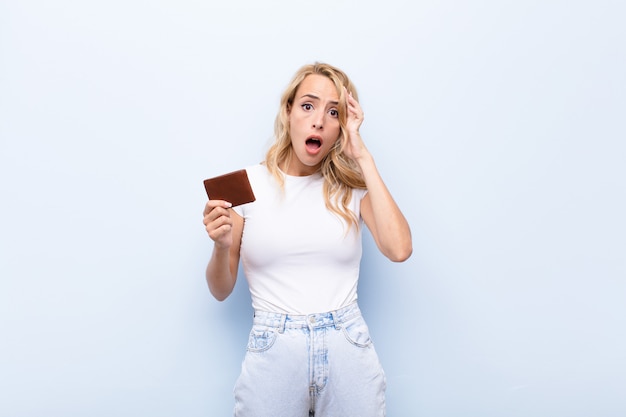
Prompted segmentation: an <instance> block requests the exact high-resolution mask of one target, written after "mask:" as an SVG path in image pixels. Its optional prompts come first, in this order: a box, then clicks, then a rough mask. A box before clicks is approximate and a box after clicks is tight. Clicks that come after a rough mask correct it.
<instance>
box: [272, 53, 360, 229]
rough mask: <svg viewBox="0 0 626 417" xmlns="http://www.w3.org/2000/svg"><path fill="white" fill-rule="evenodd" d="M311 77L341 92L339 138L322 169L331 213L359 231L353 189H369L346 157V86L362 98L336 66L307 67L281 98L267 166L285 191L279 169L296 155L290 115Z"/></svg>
mask: <svg viewBox="0 0 626 417" xmlns="http://www.w3.org/2000/svg"><path fill="white" fill-rule="evenodd" d="M311 74H318V75H323V76H325V77H328V78H329V79H330V80H331V81H332V82H333V84H335V87H336V88H337V94H338V95H339V103H340V104H339V109H338V110H339V124H340V133H339V138H338V139H337V141H336V142H335V145H334V146H333V148H332V149H331V150H330V152H329V153H328V155H326V157H324V159H323V160H322V164H321V167H320V172H321V174H322V176H323V177H324V188H323V190H324V202H325V203H326V208H328V210H330V211H331V212H333V213H335V214H337V215H338V216H339V217H340V218H342V219H343V220H345V222H346V223H347V224H348V225H350V226H352V225H354V226H355V227H357V228H358V227H359V219H358V218H357V216H356V214H355V213H354V212H353V211H352V210H350V209H349V208H348V203H349V202H350V200H351V199H352V189H353V188H359V189H365V188H366V187H365V180H364V179H363V176H362V175H361V172H360V170H359V169H358V167H357V165H356V163H355V162H354V161H353V160H351V159H350V158H348V157H346V156H345V155H344V153H343V150H344V147H345V146H346V141H347V138H348V132H347V130H346V120H347V105H346V97H345V93H344V89H343V87H344V86H345V87H346V88H347V90H348V91H349V92H351V93H352V96H353V97H354V98H355V99H357V100H358V95H357V92H356V89H355V88H354V85H353V84H352V82H351V81H350V79H349V78H348V76H347V75H346V74H345V73H344V72H343V71H341V70H340V69H338V68H336V67H333V66H332V65H329V64H324V63H317V62H316V63H315V64H311V65H305V66H303V67H302V68H300V69H299V70H298V71H297V72H296V74H295V75H294V77H293V79H292V80H291V83H290V84H289V85H288V86H287V89H286V90H285V92H284V93H283V95H282V97H281V100H280V108H279V111H278V114H277V115H276V121H275V122H274V139H275V140H274V143H273V144H272V145H271V146H270V148H269V150H268V151H267V154H266V155H265V165H266V166H267V169H268V170H269V171H270V172H271V173H272V175H273V176H274V177H275V178H276V180H277V181H278V183H279V184H280V186H281V188H283V187H284V184H285V181H284V176H283V174H282V172H281V170H280V168H279V166H280V165H281V164H282V163H284V162H288V161H289V160H290V159H291V156H292V154H293V148H292V146H291V136H290V135H289V111H290V110H291V106H292V105H293V101H294V97H295V95H296V91H297V90H298V87H300V84H301V83H302V81H303V80H304V79H305V78H306V77H307V76H308V75H311Z"/></svg>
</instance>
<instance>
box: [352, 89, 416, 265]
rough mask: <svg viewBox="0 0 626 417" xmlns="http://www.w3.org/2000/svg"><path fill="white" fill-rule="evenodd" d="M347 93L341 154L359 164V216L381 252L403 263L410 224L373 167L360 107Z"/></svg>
mask: <svg viewBox="0 0 626 417" xmlns="http://www.w3.org/2000/svg"><path fill="white" fill-rule="evenodd" d="M346 94H347V104H348V117H347V123H346V127H347V130H348V143H347V144H346V145H347V146H346V147H345V148H344V152H345V153H346V155H347V156H349V157H350V158H352V159H353V160H355V161H356V163H357V164H358V166H359V168H360V169H361V172H362V174H363V178H364V179H365V185H366V186H367V190H368V192H367V194H366V195H365V197H364V198H363V199H362V200H361V216H362V217H363V220H364V221H365V224H366V225H367V228H368V229H369V230H370V231H371V232H372V236H373V237H374V241H375V242H376V245H377V246H378V248H379V249H380V251H381V252H382V253H383V254H384V255H385V256H386V257H387V258H389V259H390V260H392V261H394V262H402V261H405V260H407V259H408V258H409V256H411V253H412V252H413V244H412V241H411V229H410V228H409V223H408V222H407V221H406V218H405V217H404V215H403V214H402V212H401V211H400V208H399V207H398V205H397V204H396V202H395V201H394V199H393V197H392V196H391V193H390V192H389V190H388V189H387V186H386V185H385V183H384V181H383V179H382V177H381V176H380V174H379V172H378V169H377V168H376V164H375V162H374V158H373V157H372V155H371V154H370V153H369V151H368V150H367V148H366V147H365V144H364V143H363V140H362V139H361V135H360V133H359V128H360V126H361V123H363V111H362V110H361V106H360V105H359V103H358V102H357V101H356V100H355V99H354V98H353V97H352V95H351V94H349V93H348V92H347V91H346Z"/></svg>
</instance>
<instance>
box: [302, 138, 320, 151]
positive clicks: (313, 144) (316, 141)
mask: <svg viewBox="0 0 626 417" xmlns="http://www.w3.org/2000/svg"><path fill="white" fill-rule="evenodd" d="M305 145H306V148H307V150H308V151H309V152H316V151H318V150H319V148H321V147H322V140H321V139H320V138H316V137H310V138H308V139H307V140H306V142H305Z"/></svg>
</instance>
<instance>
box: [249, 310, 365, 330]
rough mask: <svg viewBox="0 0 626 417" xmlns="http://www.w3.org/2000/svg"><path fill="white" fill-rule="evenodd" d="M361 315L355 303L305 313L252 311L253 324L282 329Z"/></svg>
mask: <svg viewBox="0 0 626 417" xmlns="http://www.w3.org/2000/svg"><path fill="white" fill-rule="evenodd" d="M360 315H361V310H360V309H359V306H358V304H357V303H352V304H350V305H348V306H346V307H342V308H340V309H338V310H334V311H328V312H325V313H314V314H306V315H297V314H282V313H272V312H270V311H261V310H255V311H254V320H253V323H254V324H255V325H262V326H267V327H274V328H277V329H279V331H281V332H282V331H283V330H284V329H286V328H287V329H300V328H303V327H305V328H316V327H327V326H335V327H341V324H342V323H344V322H346V321H348V320H350V319H353V318H355V317H358V316H360Z"/></svg>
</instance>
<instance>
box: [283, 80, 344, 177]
mask: <svg viewBox="0 0 626 417" xmlns="http://www.w3.org/2000/svg"><path fill="white" fill-rule="evenodd" d="M338 108H339V95H338V94H337V90H336V88H335V84H333V82H332V81H331V80H330V79H329V78H328V77H325V76H323V75H318V74H311V75H308V76H307V77H306V78H305V79H304V80H303V81H302V83H300V86H299V87H298V90H297V91H296V95H295V96H294V100H293V104H292V106H291V109H290V111H289V134H290V136H291V146H292V147H293V154H292V158H291V161H289V165H288V167H287V171H288V172H286V174H289V175H298V176H302V175H310V174H313V173H314V172H316V171H317V170H318V169H319V167H320V165H321V163H322V160H323V159H324V157H326V155H328V153H329V152H330V150H331V149H332V148H333V146H334V145H335V142H337V139H338V138H339V133H340V124H339V110H338Z"/></svg>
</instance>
